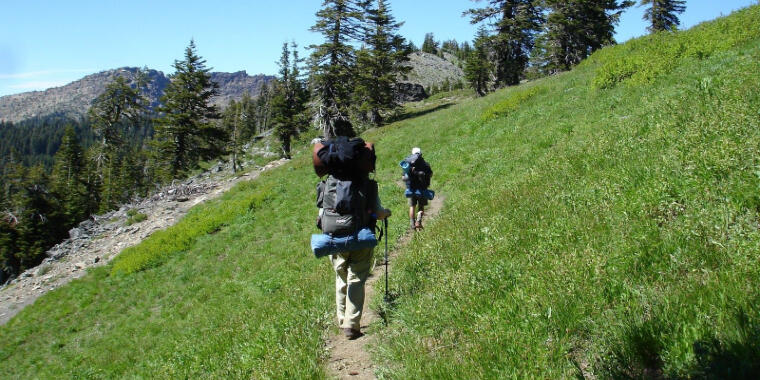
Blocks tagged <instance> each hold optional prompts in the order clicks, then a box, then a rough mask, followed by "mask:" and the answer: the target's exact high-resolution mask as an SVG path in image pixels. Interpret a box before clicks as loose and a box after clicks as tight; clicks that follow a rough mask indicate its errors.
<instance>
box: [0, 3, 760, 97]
mask: <svg viewBox="0 0 760 380" xmlns="http://www.w3.org/2000/svg"><path fill="white" fill-rule="evenodd" d="M757 2H758V1H757V0H719V1H716V0H688V1H687V11H686V13H685V14H683V15H681V20H682V27H690V26H693V25H695V24H697V23H699V22H701V21H705V20H710V19H714V18H716V17H718V16H720V15H726V14H729V13H730V12H731V11H733V10H736V9H739V8H742V7H746V6H748V5H752V4H757ZM179 4H180V2H175V1H162V0H152V1H148V0H131V1H114V0H67V1H58V0H47V1H43V0H3V5H2V13H0V96H3V95H9V94H14V93H20V92H25V91H32V90H44V89H46V88H49V87H55V86H61V85H64V84H66V83H69V82H71V81H74V80H77V79H79V78H81V77H83V76H84V75H87V74H90V73H94V72H98V71H102V70H108V69H112V68H117V67H122V66H139V67H142V66H148V67H150V68H153V69H157V70H161V71H163V72H165V73H167V74H168V73H171V72H172V67H171V65H172V63H173V62H174V60H175V59H180V58H182V56H183V52H184V49H185V47H186V46H187V44H188V42H189V41H190V39H191V38H193V39H195V41H196V45H197V47H198V53H199V54H200V55H201V56H203V57H204V58H205V59H206V60H207V64H208V66H210V67H212V68H213V69H214V71H238V70H246V71H247V72H248V73H249V74H258V73H265V74H273V73H275V72H276V70H277V67H276V64H275V61H276V60H277V59H278V58H279V54H280V49H281V47H282V43H283V42H286V41H291V40H295V41H296V42H297V43H298V44H299V45H301V46H306V45H309V44H312V43H316V42H319V38H320V36H319V35H316V34H314V33H311V32H309V31H308V29H309V27H311V26H312V25H313V24H314V21H315V16H314V14H315V12H316V11H317V10H318V9H319V8H320V7H321V4H322V1H321V0H287V1H276V0H274V1H273V0H269V1H261V0H248V1H245V0H229V1H227V0H216V1H208V0H206V1H199V0H185V1H182V2H181V4H182V5H179ZM390 4H391V8H392V11H393V14H394V15H395V16H396V18H397V20H399V21H404V22H405V25H404V26H403V27H402V28H401V34H402V35H404V36H405V37H407V38H409V39H411V40H412V41H414V43H415V44H417V45H420V44H421V43H422V39H423V37H424V35H425V33H427V32H432V33H434V34H435V37H436V39H437V40H444V39H452V38H454V39H456V40H458V41H460V42H462V41H466V40H471V39H472V37H473V35H474V34H475V30H476V28H477V26H473V25H470V24H469V22H468V19H467V18H464V17H461V14H462V12H463V11H464V10H466V9H468V8H471V7H477V6H479V5H482V4H483V2H481V3H480V4H478V3H475V2H471V1H467V0H435V1H431V0H391V1H390ZM643 11H644V9H643V8H641V7H633V8H631V9H629V10H628V11H626V13H625V14H624V15H623V19H622V20H621V24H620V25H619V26H618V29H617V35H616V38H617V39H618V41H621V42H622V41H625V40H627V39H629V38H632V37H637V36H641V35H643V34H645V33H646V24H645V23H644V21H643V20H641V16H642V14H643ZM307 54H308V53H307V52H303V53H302V56H305V55H307Z"/></svg>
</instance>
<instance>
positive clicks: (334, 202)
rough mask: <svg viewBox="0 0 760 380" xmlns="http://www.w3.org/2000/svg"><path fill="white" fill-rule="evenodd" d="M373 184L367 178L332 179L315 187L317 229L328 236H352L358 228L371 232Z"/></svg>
mask: <svg viewBox="0 0 760 380" xmlns="http://www.w3.org/2000/svg"><path fill="white" fill-rule="evenodd" d="M376 199H377V182H375V181H373V180H370V179H369V178H362V179H346V180H341V179H338V178H336V177H334V176H332V175H330V176H328V177H327V179H326V180H324V181H321V182H320V183H319V184H317V207H319V208H321V209H322V212H321V213H320V215H319V217H318V218H317V227H319V228H320V229H321V230H322V232H324V233H325V234H328V235H332V236H347V235H352V234H355V233H357V232H359V230H361V229H362V228H366V227H369V228H372V231H374V230H375V226H374V224H375V218H374V217H373V215H372V212H373V210H372V208H374V207H375V202H376Z"/></svg>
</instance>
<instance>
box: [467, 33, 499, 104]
mask: <svg viewBox="0 0 760 380" xmlns="http://www.w3.org/2000/svg"><path fill="white" fill-rule="evenodd" d="M489 41H490V37H489V35H488V31H487V30H486V28H485V26H481V27H480V28H478V34H477V36H476V37H475V41H474V42H473V45H474V46H475V47H474V49H473V50H472V52H471V53H470V56H469V57H467V61H466V62H465V67H464V76H465V79H466V80H467V81H468V82H469V83H470V86H471V87H472V88H473V89H474V90H475V92H476V93H477V94H478V95H479V96H483V95H485V94H486V93H487V92H488V83H489V82H490V80H491V72H492V70H493V68H492V66H491V61H490V60H489V58H488V50H489V47H488V44H489Z"/></svg>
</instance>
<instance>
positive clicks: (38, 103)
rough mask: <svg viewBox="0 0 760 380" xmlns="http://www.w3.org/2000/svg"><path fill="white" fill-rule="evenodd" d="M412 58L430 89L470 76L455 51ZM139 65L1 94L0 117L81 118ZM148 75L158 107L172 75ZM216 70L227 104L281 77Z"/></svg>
mask: <svg viewBox="0 0 760 380" xmlns="http://www.w3.org/2000/svg"><path fill="white" fill-rule="evenodd" d="M409 58H410V61H409V63H408V65H409V66H411V68H412V70H411V71H410V72H409V75H408V76H407V78H406V79H404V80H402V81H403V82H406V83H411V84H413V85H421V86H423V87H425V88H428V89H429V88H430V87H432V86H439V85H441V84H443V83H444V81H446V80H448V81H449V82H450V83H458V82H459V81H461V80H463V78H464V73H463V72H462V69H461V68H460V67H458V66H457V64H456V61H457V60H456V57H454V56H452V55H451V54H448V53H444V58H441V57H439V56H436V55H434V54H428V53H423V52H414V53H412V54H411V55H410V57H409ZM137 70H138V68H136V67H122V68H118V69H112V70H106V71H101V72H99V73H95V74H90V75H87V76H85V77H83V78H82V79H79V80H76V81H74V82H71V83H69V84H67V85H64V86H61V87H54V88H49V89H47V90H44V91H32V92H24V93H21V94H14V95H6V96H2V97H0V121H2V122H13V123H18V122H21V121H24V120H28V119H32V118H44V117H45V116H49V115H58V116H65V117H68V118H71V119H75V120H78V119H81V118H82V117H83V116H84V115H85V114H86V113H87V110H88V109H89V108H90V105H91V104H92V102H93V100H95V98H96V97H97V96H98V95H100V94H102V93H103V91H105V88H106V86H107V85H108V84H109V83H111V81H113V79H114V76H116V75H121V76H124V77H125V78H127V79H128V80H129V81H132V80H134V79H135V74H136V73H137ZM146 74H147V75H148V77H149V78H150V83H149V85H148V88H147V94H146V95H147V96H148V99H149V101H150V104H151V106H153V107H155V106H157V105H158V104H159V99H160V97H161V95H162V94H163V91H164V89H165V88H166V86H167V85H168V84H169V78H168V76H166V75H165V74H164V73H163V72H161V71H158V70H153V69H148V70H146ZM210 74H211V80H213V81H214V82H216V83H218V84H219V94H218V95H217V96H215V97H214V98H212V100H211V102H212V103H214V104H216V105H217V106H220V107H222V108H223V107H225V106H226V105H227V104H228V103H229V102H230V101H231V100H240V99H241V98H242V97H243V94H244V93H245V92H246V91H247V92H248V93H249V94H250V95H251V96H252V97H256V96H258V95H259V93H260V92H261V87H262V86H263V85H264V83H269V82H270V81H272V80H274V79H275V77H274V76H272V75H265V74H258V75H248V73H246V72H245V71H237V72H234V73H226V72H212V73H210ZM403 88H404V89H403V90H402V91H403V92H410V93H411V95H409V94H407V95H408V96H406V97H403V99H404V101H411V100H420V99H419V97H420V96H422V97H423V98H424V91H423V90H422V88H419V87H417V88H415V87H414V86H409V85H406V86H405V87H403Z"/></svg>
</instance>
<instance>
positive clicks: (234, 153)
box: [221, 99, 245, 173]
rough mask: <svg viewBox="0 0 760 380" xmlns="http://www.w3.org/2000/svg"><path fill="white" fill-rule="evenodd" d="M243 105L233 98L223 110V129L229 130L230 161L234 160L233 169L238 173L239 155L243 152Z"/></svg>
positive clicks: (228, 148) (228, 147)
mask: <svg viewBox="0 0 760 380" xmlns="http://www.w3.org/2000/svg"><path fill="white" fill-rule="evenodd" d="M243 120H244V117H243V107H242V104H241V103H237V102H236V101H235V99H232V100H231V101H230V103H229V104H228V105H227V108H225V109H224V112H222V119H221V124H222V126H221V127H222V129H224V130H225V131H226V132H227V136H228V139H227V152H228V153H229V154H230V161H232V171H233V172H235V173H237V171H238V166H239V165H238V164H239V161H238V156H240V155H242V154H243V142H244V141H245V140H244V137H243V128H244V126H243Z"/></svg>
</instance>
